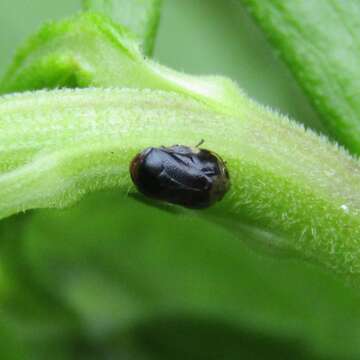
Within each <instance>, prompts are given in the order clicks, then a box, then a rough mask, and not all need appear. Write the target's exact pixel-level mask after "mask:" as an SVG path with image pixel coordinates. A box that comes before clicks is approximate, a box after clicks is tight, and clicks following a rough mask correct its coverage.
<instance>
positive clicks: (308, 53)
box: [243, 0, 360, 154]
mask: <svg viewBox="0 0 360 360" xmlns="http://www.w3.org/2000/svg"><path fill="white" fill-rule="evenodd" d="M243 3H244V4H245V5H246V6H247V7H248V9H249V10H250V12H251V13H252V14H253V15H254V17H255V18H256V19H257V21H258V23H259V25H260V26H262V28H263V29H264V31H265V33H266V34H267V36H268V37H269V39H270V40H271V41H272V43H273V44H274V46H275V47H276V48H277V49H278V50H279V52H280V54H281V56H282V57H283V58H284V59H285V61H286V62H287V64H288V65H289V67H290V69H291V70H292V72H293V74H294V75H295V77H296V79H297V80H298V82H299V84H300V85H301V86H302V87H303V89H304V90H305V91H306V93H307V94H308V96H309V99H310V101H311V102H312V103H313V105H314V107H315V108H316V109H317V111H318V112H319V113H320V114H321V117H322V121H323V124H324V125H325V126H326V127H327V128H328V130H329V132H330V133H331V135H332V136H333V137H334V138H335V139H337V140H338V141H339V142H340V143H342V144H344V145H345V146H347V147H348V148H349V149H350V150H351V151H352V152H354V153H355V154H360V120H359V118H360V106H359V101H358V97H359V86H360V75H359V71H358V69H359V67H360V56H359V33H358V31H357V29H358V28H359V26H360V20H359V15H360V4H359V2H358V1H356V0H348V1H342V0H331V1H327V0H320V1H316V2H312V1H298V0H296V1H281V0H274V1H262V0H244V1H243Z"/></svg>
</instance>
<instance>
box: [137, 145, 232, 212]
mask: <svg viewBox="0 0 360 360" xmlns="http://www.w3.org/2000/svg"><path fill="white" fill-rule="evenodd" d="M200 144H201V143H200ZM200 144H199V145H200ZM199 145H198V146H199ZM130 174H131V178H132V180H133V182H134V184H135V185H136V187H137V188H138V190H139V191H140V192H141V193H143V194H144V195H146V196H149V197H151V198H155V199H158V200H162V201H166V202H169V203H172V204H177V205H181V206H184V207H187V208H193V209H201V208H207V207H209V206H211V205H212V204H214V203H215V202H217V201H219V200H221V199H222V198H223V197H224V195H225V193H226V192H227V191H228V190H229V188H230V178H229V173H228V171H227V168H226V166H225V163H224V161H223V160H222V159H221V158H220V156H219V155H217V154H215V153H214V152H212V151H209V150H205V149H200V148H197V147H196V148H191V147H188V146H184V145H173V146H170V147H165V146H161V147H158V148H156V147H149V148H146V149H145V150H143V151H142V152H140V153H139V154H137V155H136V156H135V157H134V159H133V160H132V161H131V164H130Z"/></svg>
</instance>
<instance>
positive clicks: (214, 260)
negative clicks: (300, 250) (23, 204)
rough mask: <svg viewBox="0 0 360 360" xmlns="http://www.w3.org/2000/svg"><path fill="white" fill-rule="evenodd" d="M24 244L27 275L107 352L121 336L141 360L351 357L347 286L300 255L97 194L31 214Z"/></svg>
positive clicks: (356, 347) (359, 313)
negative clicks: (265, 251)
mask: <svg viewBox="0 0 360 360" xmlns="http://www.w3.org/2000/svg"><path fill="white" fill-rule="evenodd" d="M23 244H24V246H23V252H24V254H26V260H27V262H28V264H29V267H30V268H31V269H32V271H33V274H34V276H35V277H36V279H38V281H39V282H40V283H41V284H42V285H43V286H44V288H46V289H48V291H49V292H51V293H53V294H56V295H57V296H58V297H59V299H61V300H62V301H63V302H64V303H66V304H68V306H69V308H71V309H73V311H76V313H77V314H78V315H79V318H80V319H82V320H83V323H84V324H86V326H85V328H86V329H87V330H88V332H89V333H90V334H92V337H93V338H94V339H97V341H100V342H102V341H104V342H103V346H104V347H105V348H107V349H111V348H114V347H115V349H118V351H119V352H120V353H121V351H124V348H125V349H126V347H127V345H128V342H129V341H130V344H132V345H133V346H134V347H135V349H137V350H138V351H140V350H144V353H146V354H147V355H148V356H144V357H140V359H143V358H144V359H149V358H150V359H153V358H152V357H151V354H152V353H154V358H155V359H159V358H162V357H160V356H161V354H163V353H164V352H165V354H167V358H176V359H177V357H181V356H183V358H186V359H196V360H197V359H199V358H200V359H203V358H204V359H212V358H213V357H214V358H217V359H218V358H219V357H220V355H221V354H226V355H227V357H226V359H233V358H235V359H238V358H239V356H240V355H242V356H243V357H244V358H245V359H253V358H256V357H255V356H256V355H257V354H258V353H260V354H261V353H262V351H265V349H266V351H268V353H269V354H268V355H267V356H266V358H270V359H273V358H274V359H278V358H279V353H278V352H279V351H280V349H282V351H283V352H284V353H285V354H287V353H288V352H291V353H292V355H291V356H289V357H291V358H296V359H299V358H300V359H303V358H305V359H309V358H310V359H314V358H317V357H316V356H318V357H319V358H320V359H344V360H345V359H356V358H357V357H359V354H360V343H359V341H357V340H358V338H357V337H356V336H354V333H355V332H357V329H358V328H359V325H360V323H359V319H360V309H359V306H358V297H357V295H355V294H354V293H352V291H351V289H350V288H348V287H345V286H344V285H343V284H341V282H338V281H335V279H333V277H332V276H330V274H326V273H323V272H321V271H320V269H318V268H317V267H313V266H309V265H308V264H305V263H304V262H301V261H294V259H292V260H290V261H289V260H285V259H282V261H278V260H274V259H273V258H269V257H264V256H261V257H260V256H258V254H256V253H254V252H253V251H249V249H248V247H247V246H246V245H245V244H244V243H243V242H241V241H238V239H237V238H234V237H233V236H229V234H227V232H226V231H224V229H221V228H220V227H218V226H216V225H214V224H209V223H208V222H206V221H203V220H202V219H200V218H199V217H194V216H192V217H184V216H174V215H173V214H171V213H165V212H163V211H160V210H159V209H156V208H153V207H149V206H146V205H145V204H142V203H139V202H134V201H132V200H131V199H129V198H126V197H124V196H123V194H121V193H119V192H117V191H109V192H101V193H97V194H91V195H90V196H89V197H87V198H86V199H84V201H82V202H81V203H79V204H78V206H76V207H73V208H71V209H67V210H65V211H59V210H51V211H49V210H45V211H38V212H36V213H35V214H33V218H32V221H31V222H29V223H28V225H27V227H26V232H25V234H24V241H23ZM49 269H51V271H49ZM94 289H95V290H94ZM304 294H306V296H305V297H304ZM206 329H208V332H206ZM216 329H217V330H216ZM128 337H130V339H131V340H129V339H128ZM213 342H214V344H213ZM200 349H201V353H199V352H200ZM251 350H252V354H253V355H252V356H250V355H248V352H249V351H251ZM185 354H186V355H187V356H186V357H185ZM298 354H299V358H298V357H297V356H298ZM300 354H304V357H302V356H300ZM216 355H218V356H217V357H215V356H216ZM305 355H307V356H305ZM315 355H316V356H315ZM164 356H165V355H164ZM201 356H202V357H201ZM259 357H260V358H261V356H260V355H259ZM115 358H117V357H115ZM262 358H264V356H263V357H262Z"/></svg>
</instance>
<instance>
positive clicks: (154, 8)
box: [83, 0, 162, 55]
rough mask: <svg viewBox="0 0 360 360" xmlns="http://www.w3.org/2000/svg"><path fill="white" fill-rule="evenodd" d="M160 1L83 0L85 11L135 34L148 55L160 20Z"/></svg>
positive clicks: (152, 46)
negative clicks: (97, 14)
mask: <svg viewBox="0 0 360 360" xmlns="http://www.w3.org/2000/svg"><path fill="white" fill-rule="evenodd" d="M161 3H162V0H83V7H84V8H85V9H86V10H92V11H99V12H101V13H103V14H105V15H108V16H110V17H111V18H112V19H113V20H114V21H115V22H117V23H119V24H121V25H125V26H126V27H128V28H129V29H130V30H131V31H132V32H133V33H134V34H136V35H137V36H138V37H139V39H140V40H141V43H142V48H143V50H144V53H145V54H147V55H150V54H151V53H152V51H153V48H154V42H155V41H154V40H155V36H156V31H157V27H158V22H159V18H160V9H161Z"/></svg>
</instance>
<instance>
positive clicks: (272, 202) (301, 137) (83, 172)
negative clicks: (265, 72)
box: [0, 89, 360, 275]
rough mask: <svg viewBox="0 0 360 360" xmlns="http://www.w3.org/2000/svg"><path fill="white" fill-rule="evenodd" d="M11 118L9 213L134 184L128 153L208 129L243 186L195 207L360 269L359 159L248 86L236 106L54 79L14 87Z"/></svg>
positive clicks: (5, 198)
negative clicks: (26, 88) (26, 90)
mask: <svg viewBox="0 0 360 360" xmlns="http://www.w3.org/2000/svg"><path fill="white" fill-rule="evenodd" d="M239 96H241V95H240V94H239ZM0 124H1V132H0V144H1V150H0V153H1V162H0V164H2V166H3V169H2V175H1V176H0V214H1V217H4V216H9V215H11V214H14V213H16V212H18V211H24V210H27V209H31V208H39V207H64V206H67V205H69V204H71V203H73V202H74V201H76V200H78V199H79V198H80V197H81V196H83V195H84V194H85V193H86V192H88V191H92V190H95V189H102V188H108V187H117V188H119V189H120V190H122V191H123V192H124V193H127V192H128V191H132V189H133V186H132V185H131V180H130V176H129V173H128V164H129V162H130V160H131V158H132V157H133V156H134V155H135V154H136V153H137V152H138V151H139V150H141V149H143V148H144V147H146V146H157V145H163V144H164V145H172V144H176V143H180V144H195V143H196V142H197V141H198V139H199V134H201V137H202V138H204V139H205V140H206V146H207V147H208V148H209V149H212V150H214V151H216V152H217V153H219V154H220V155H221V156H222V157H223V158H224V159H225V160H226V161H227V164H228V167H229V171H230V174H231V181H232V188H231V192H230V193H229V194H228V195H227V196H226V197H225V199H224V200H223V201H222V202H221V203H219V204H218V205H217V206H215V207H214V208H213V209H210V210H205V211H203V212H194V213H197V214H200V215H201V216H205V217H208V218H209V219H214V218H215V221H217V222H219V223H221V224H223V225H224V226H226V227H227V228H228V229H230V230H231V231H233V232H237V233H239V234H240V233H242V232H243V231H244V230H246V231H247V233H248V234H253V235H254V236H255V237H256V238H257V239H258V240H259V241H265V242H268V243H269V242H270V243H269V246H270V247H274V248H280V249H282V250H284V249H285V250H288V251H291V252H297V253H298V254H299V255H300V256H303V257H308V258H311V259H313V260H315V261H318V262H320V263H322V264H323V265H326V266H328V267H330V268H331V269H333V270H335V271H337V272H338V273H342V274H346V275H350V274H357V273H358V272H360V256H359V255H360V254H359V248H360V247H359V239H360V216H359V211H360V197H359V194H360V191H359V190H360V189H359V187H360V185H359V184H360V165H359V162H358V161H356V160H354V159H352V158H351V157H350V156H348V155H347V154H346V153H345V152H344V151H343V150H341V149H339V148H338V147H336V146H335V145H331V144H329V143H328V142H327V141H326V140H325V139H323V138H319V137H318V136H316V135H315V134H314V133H312V132H309V131H305V130H304V129H303V128H302V127H300V126H298V125H296V124H294V123H292V122H289V121H288V120H287V119H285V118H282V117H281V116H279V115H277V114H275V113H273V112H271V111H269V110H266V109H264V108H262V107H259V106H257V105H256V106H255V104H254V103H253V102H252V101H250V100H249V99H247V98H246V97H243V102H242V103H241V105H240V107H239V109H238V115H236V116H235V115H233V116H230V115H226V114H221V113H219V112H218V111H215V110H214V109H212V108H211V107H210V106H207V105H205V104H201V103H199V102H197V101H194V100H191V99H189V98H187V97H184V96H181V95H178V94H175V93H169V92H160V91H154V90H131V89H121V90H115V89H113V90H101V89H97V90H96V89H90V90H76V91H69V90H66V91H52V92H44V91H42V92H37V93H36V92H35V93H30V94H23V95H10V96H6V97H4V98H2V99H1V101H0ZM314 154H315V155H314ZM4 164H6V167H4Z"/></svg>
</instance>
